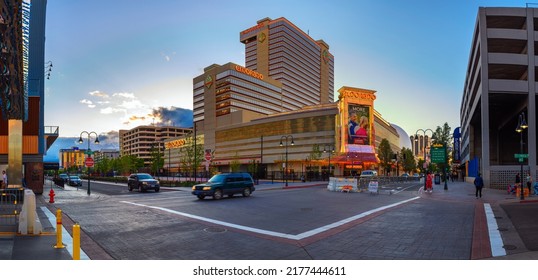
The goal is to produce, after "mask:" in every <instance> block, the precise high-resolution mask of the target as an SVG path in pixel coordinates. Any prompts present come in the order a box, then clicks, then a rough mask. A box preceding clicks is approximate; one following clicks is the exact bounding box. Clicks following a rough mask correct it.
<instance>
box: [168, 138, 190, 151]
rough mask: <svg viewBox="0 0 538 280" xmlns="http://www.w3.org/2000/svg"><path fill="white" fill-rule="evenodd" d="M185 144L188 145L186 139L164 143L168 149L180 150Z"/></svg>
mask: <svg viewBox="0 0 538 280" xmlns="http://www.w3.org/2000/svg"><path fill="white" fill-rule="evenodd" d="M185 143H186V141H185V139H178V140H173V141H170V142H166V143H164V147H165V148H167V149H172V148H180V147H183V146H184V145H185Z"/></svg>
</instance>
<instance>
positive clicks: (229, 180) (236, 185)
mask: <svg viewBox="0 0 538 280" xmlns="http://www.w3.org/2000/svg"><path fill="white" fill-rule="evenodd" d="M254 190H255V188H254V181H253V180H252V177H251V176H250V174H248V173H222V174H217V175H215V176H213V177H211V179H209V181H207V183H205V184H198V185H194V186H193V187H192V194H194V195H196V196H197V197H198V198H199V199H204V198H205V197H206V196H212V197H213V199H221V198H222V196H224V195H228V197H232V196H233V195H234V194H236V193H240V194H242V195H243V196H245V197H248V196H250V194H251V193H252V192H253V191H254Z"/></svg>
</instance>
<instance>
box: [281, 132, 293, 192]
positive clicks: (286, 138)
mask: <svg viewBox="0 0 538 280" xmlns="http://www.w3.org/2000/svg"><path fill="white" fill-rule="evenodd" d="M288 138H290V139H291V143H290V145H292V146H293V145H294V144H295V143H294V142H293V136H292V135H287V136H282V137H280V147H282V146H284V144H283V143H282V139H285V140H286V166H285V168H284V178H285V180H286V187H287V186H288V176H286V171H287V169H288Z"/></svg>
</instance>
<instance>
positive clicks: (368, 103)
mask: <svg viewBox="0 0 538 280" xmlns="http://www.w3.org/2000/svg"><path fill="white" fill-rule="evenodd" d="M240 41H241V42H242V43H243V44H245V66H242V65H238V64H235V63H227V64H225V65H217V64H213V65H210V66H208V67H206V68H205V69H204V73H203V74H201V75H199V76H197V77H195V78H194V79H193V114H194V128H193V129H194V134H195V135H196V136H197V141H198V143H203V149H204V152H205V154H206V158H208V159H209V160H207V161H206V164H205V165H206V166H207V169H211V171H212V172H215V171H219V172H228V171H231V170H230V168H231V165H232V164H237V163H239V164H240V169H241V171H247V172H252V170H251V168H252V166H253V165H255V170H257V171H258V172H260V171H261V172H260V173H261V174H260V177H261V178H264V177H265V176H268V175H269V174H277V173H278V172H280V174H284V172H285V173H286V174H291V175H292V176H293V175H295V174H301V173H303V172H317V173H321V174H325V175H329V174H330V175H349V174H352V173H356V172H359V171H360V170H361V169H377V165H378V162H379V160H378V158H377V156H376V154H375V150H374V147H375V145H376V144H379V142H380V141H381V139H383V138H386V139H388V140H389V142H390V143H391V145H392V149H393V151H399V150H400V149H401V147H400V144H399V143H400V142H399V135H398V132H397V131H396V129H395V128H394V127H392V126H391V125H390V124H389V123H388V122H387V121H385V120H384V119H383V118H382V117H381V115H380V114H379V112H377V111H375V110H374V107H373V103H374V100H375V98H376V97H375V91H373V90H367V89H360V88H351V87H342V88H341V89H340V90H339V91H338V92H339V96H338V101H336V102H335V100H334V99H335V96H334V56H333V55H332V54H331V53H330V52H329V45H328V44H326V43H325V42H324V41H323V40H314V39H312V38H311V37H310V36H309V35H308V34H306V33H305V32H304V31H302V30H300V29H299V28H298V27H296V26H295V25H294V24H293V23H291V22H290V21H288V20H287V19H285V18H278V19H276V20H272V19H269V18H265V19H262V20H259V21H258V22H257V25H255V26H253V27H250V28H248V29H246V30H244V31H242V32H240ZM352 115H353V116H355V117H360V118H361V120H363V123H364V125H363V127H362V133H363V134H362V135H361V136H360V137H359V136H358V135H357V137H356V138H355V139H360V140H356V141H355V140H350V139H352V138H353V137H355V135H351V134H355V130H353V132H350V131H351V130H349V127H348V123H349V122H350V121H351V120H350V116H352ZM357 131H359V129H358V124H357ZM405 137H406V138H407V136H405ZM187 142H188V141H186V139H185V137H179V138H177V139H168V140H167V141H165V147H167V149H170V150H168V151H165V153H164V155H165V166H167V165H168V162H169V163H170V165H171V166H177V164H176V163H174V159H175V161H176V162H177V161H178V160H179V159H178V158H174V157H173V156H170V159H168V160H169V161H168V162H167V158H166V155H167V153H168V154H170V155H174V154H179V152H178V150H180V149H181V148H182V145H185V144H186V143H187ZM316 149H317V150H316ZM203 165H204V164H202V166H203ZM329 166H330V169H329ZM199 171H200V170H199ZM200 173H201V172H200Z"/></svg>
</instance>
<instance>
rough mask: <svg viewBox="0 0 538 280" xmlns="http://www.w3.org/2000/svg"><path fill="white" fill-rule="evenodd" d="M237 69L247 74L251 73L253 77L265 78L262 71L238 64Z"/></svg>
mask: <svg viewBox="0 0 538 280" xmlns="http://www.w3.org/2000/svg"><path fill="white" fill-rule="evenodd" d="M235 71H237V72H240V73H243V74H247V75H249V76H251V77H254V78H256V79H260V80H263V75H262V74H261V73H258V72H256V71H254V70H250V69H248V68H245V67H243V66H239V65H236V66H235Z"/></svg>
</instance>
